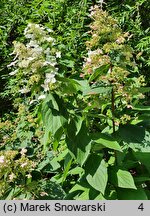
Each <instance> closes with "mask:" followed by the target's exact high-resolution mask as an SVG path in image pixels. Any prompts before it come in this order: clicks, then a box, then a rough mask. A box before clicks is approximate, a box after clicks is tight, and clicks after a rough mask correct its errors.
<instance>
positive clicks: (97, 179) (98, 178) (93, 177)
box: [86, 156, 108, 194]
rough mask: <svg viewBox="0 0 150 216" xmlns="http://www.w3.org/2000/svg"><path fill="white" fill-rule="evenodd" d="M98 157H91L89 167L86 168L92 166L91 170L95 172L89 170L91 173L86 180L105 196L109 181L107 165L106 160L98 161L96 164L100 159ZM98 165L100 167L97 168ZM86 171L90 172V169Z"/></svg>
mask: <svg viewBox="0 0 150 216" xmlns="http://www.w3.org/2000/svg"><path fill="white" fill-rule="evenodd" d="M96 157H97V156H95V157H94V156H93V157H90V160H89V161H88V165H86V167H88V166H89V165H90V164H91V169H92V168H93V170H90V169H89V173H88V174H87V177H86V179H87V181H88V183H89V184H90V185H91V186H92V187H93V188H94V189H96V190H97V191H100V192H101V193H102V194H104V193H105V189H106V185H107V181H108V174H107V164H106V162H105V161H104V160H101V161H98V162H97V163H96V159H98V158H96ZM99 159H100V158H99ZM95 163H96V164H95ZM98 164H99V166H98V167H97V165H98ZM95 165H96V166H95ZM95 168H96V170H95ZM86 171H87V172H88V169H87V170H86Z"/></svg>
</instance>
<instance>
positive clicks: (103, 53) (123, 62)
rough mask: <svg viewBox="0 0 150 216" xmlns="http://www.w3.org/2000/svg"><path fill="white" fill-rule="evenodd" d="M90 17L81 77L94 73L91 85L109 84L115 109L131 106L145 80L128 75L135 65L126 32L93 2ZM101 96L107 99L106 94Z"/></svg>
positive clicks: (140, 95)
mask: <svg viewBox="0 0 150 216" xmlns="http://www.w3.org/2000/svg"><path fill="white" fill-rule="evenodd" d="M90 17H91V19H92V23H91V24H90V29H91V30H90V31H89V33H90V34H91V38H90V40H88V41H87V42H86V46H87V51H88V52H87V57H85V62H84V64H83V72H84V74H82V77H85V76H86V77H87V78H90V77H91V76H93V73H95V74H96V76H95V77H96V80H95V81H94V85H100V83H101V84H102V85H106V86H107V85H109V86H110V85H111V86H112V87H113V91H114V94H115V95H114V96H115V98H119V102H117V104H116V106H117V109H118V110H122V109H123V108H125V107H126V108H128V107H129V106H130V107H132V106H131V104H132V103H133V101H134V103H135V98H136V99H137V100H136V101H138V100H139V98H142V97H143V95H142V94H141V93H140V92H139V88H140V87H141V86H144V85H145V81H144V78H143V76H140V77H137V75H136V77H132V74H131V73H132V71H134V68H135V66H136V64H135V61H134V59H133V49H132V48H131V47H130V46H129V45H128V44H127V41H128V39H129V38H130V35H129V33H128V32H126V33H124V32H122V30H121V28H120V27H119V25H118V23H117V20H115V19H114V18H113V17H111V16H110V15H109V14H108V13H107V12H106V11H103V10H102V9H101V8H100V7H99V6H97V5H95V6H93V7H91V9H90ZM105 65H107V67H106V70H105V71H104V70H102V71H101V67H103V66H105ZM98 73H99V75H98V76H97V74H98ZM134 74H135V73H133V75H134ZM129 75H130V76H129ZM93 77H94V76H93ZM131 77H132V78H131ZM89 80H91V79H89ZM91 84H92V83H91ZM104 97H105V99H106V98H108V100H109V101H110V100H111V98H110V97H109V96H108V95H107V96H106V95H105V96H104ZM115 98H114V100H115ZM125 119H129V118H125Z"/></svg>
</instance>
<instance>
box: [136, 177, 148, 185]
mask: <svg viewBox="0 0 150 216" xmlns="http://www.w3.org/2000/svg"><path fill="white" fill-rule="evenodd" d="M134 181H135V182H136V183H140V184H141V183H143V182H146V181H150V177H149V176H139V177H134Z"/></svg>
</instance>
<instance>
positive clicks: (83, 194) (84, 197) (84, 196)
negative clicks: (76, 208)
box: [76, 188, 90, 200]
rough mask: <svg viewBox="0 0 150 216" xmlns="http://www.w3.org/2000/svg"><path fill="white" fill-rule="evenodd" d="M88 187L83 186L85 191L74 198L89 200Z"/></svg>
mask: <svg viewBox="0 0 150 216" xmlns="http://www.w3.org/2000/svg"><path fill="white" fill-rule="evenodd" d="M89 190H90V189H89V188H85V191H84V192H83V193H81V194H80V195H79V196H77V197H76V200H89Z"/></svg>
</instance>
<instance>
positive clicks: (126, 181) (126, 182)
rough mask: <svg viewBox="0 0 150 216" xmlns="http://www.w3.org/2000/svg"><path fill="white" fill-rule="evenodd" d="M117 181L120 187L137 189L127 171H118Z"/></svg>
mask: <svg viewBox="0 0 150 216" xmlns="http://www.w3.org/2000/svg"><path fill="white" fill-rule="evenodd" d="M117 181H118V187H121V188H132V189H136V186H135V184H134V180H133V177H132V175H131V173H130V172H128V171H126V170H121V169H119V170H118V171H117Z"/></svg>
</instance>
